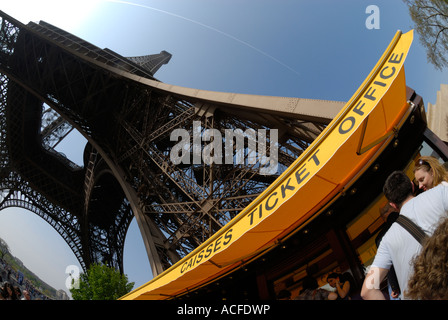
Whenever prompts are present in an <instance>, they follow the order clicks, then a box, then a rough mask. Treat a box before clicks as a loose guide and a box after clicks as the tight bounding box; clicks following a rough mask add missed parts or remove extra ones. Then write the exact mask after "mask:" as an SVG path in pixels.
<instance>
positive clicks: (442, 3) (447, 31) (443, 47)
mask: <svg viewBox="0 0 448 320" xmlns="http://www.w3.org/2000/svg"><path fill="white" fill-rule="evenodd" d="M403 1H404V2H405V3H406V4H407V5H408V6H409V13H410V15H411V18H412V20H413V21H414V23H415V31H416V32H417V33H418V35H419V38H420V42H421V43H422V45H423V46H424V47H425V48H426V54H427V57H428V61H429V62H430V63H432V64H433V65H434V66H435V67H436V68H437V69H439V70H442V68H443V67H448V60H447V54H448V0H403Z"/></svg>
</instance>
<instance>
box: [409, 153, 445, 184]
mask: <svg viewBox="0 0 448 320" xmlns="http://www.w3.org/2000/svg"><path fill="white" fill-rule="evenodd" d="M414 177H415V181H416V183H417V185H418V188H419V189H420V190H421V191H426V190H429V189H431V188H433V187H435V186H437V185H438V184H440V183H447V184H448V182H447V181H448V171H447V170H446V169H445V167H444V166H443V165H441V164H440V162H439V160H437V159H436V158H434V157H429V156H422V157H420V158H419V159H418V160H417V162H416V163H415V166H414Z"/></svg>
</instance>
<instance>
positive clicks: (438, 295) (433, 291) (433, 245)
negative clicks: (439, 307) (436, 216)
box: [406, 218, 448, 300]
mask: <svg viewBox="0 0 448 320" xmlns="http://www.w3.org/2000/svg"><path fill="white" fill-rule="evenodd" d="M447 248H448V218H444V219H442V221H441V223H440V224H439V225H438V226H437V228H436V230H435V231H434V233H433V234H432V236H430V237H428V238H426V240H425V242H424V244H423V247H422V250H421V252H420V253H419V255H418V256H416V257H415V258H414V261H413V262H414V271H413V274H412V276H411V278H410V279H409V282H408V289H407V291H406V297H407V298H410V299H418V300H446V299H448V250H447Z"/></svg>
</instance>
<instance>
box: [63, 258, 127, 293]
mask: <svg viewBox="0 0 448 320" xmlns="http://www.w3.org/2000/svg"><path fill="white" fill-rule="evenodd" d="M133 287H134V282H128V277H127V276H126V275H124V274H121V273H120V272H119V271H117V270H116V269H114V268H112V267H108V266H106V265H100V264H92V265H91V266H90V267H89V269H88V270H87V272H86V273H81V274H80V277H79V282H77V283H75V284H74V286H73V288H71V289H70V292H71V294H72V298H73V299H74V300H116V299H118V298H120V297H122V296H123V295H125V294H127V293H128V292H130V291H131V290H132V288H133Z"/></svg>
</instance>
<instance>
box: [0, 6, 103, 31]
mask: <svg viewBox="0 0 448 320" xmlns="http://www.w3.org/2000/svg"><path fill="white" fill-rule="evenodd" d="M103 2H104V1H103V0H77V1H60V0H39V1H35V0H15V1H9V0H0V10H2V11H3V12H5V13H6V14H8V15H10V16H12V17H13V18H15V19H17V20H19V21H20V22H22V23H24V24H27V23H28V22H29V21H33V22H38V21H40V20H44V21H45V22H48V23H51V24H53V25H56V26H58V27H60V28H62V29H68V30H73V29H74V28H77V27H79V26H80V25H81V24H82V23H83V21H84V20H85V19H86V18H88V17H89V16H90V15H92V14H94V12H95V10H96V9H97V8H98V6H99V5H100V4H101V3H103Z"/></svg>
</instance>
